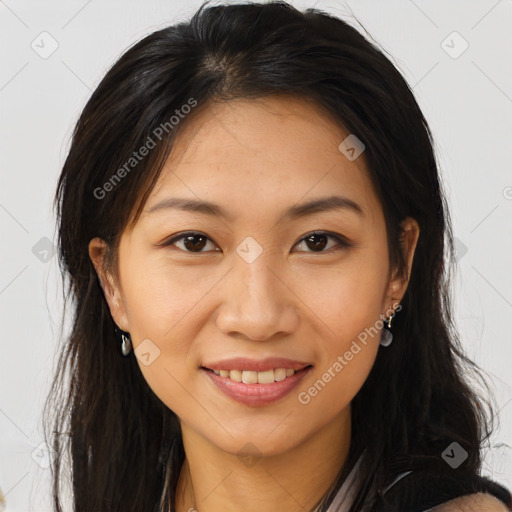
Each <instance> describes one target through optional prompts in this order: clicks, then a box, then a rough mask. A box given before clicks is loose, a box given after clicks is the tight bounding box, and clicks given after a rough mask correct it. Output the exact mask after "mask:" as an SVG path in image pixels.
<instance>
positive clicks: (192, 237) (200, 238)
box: [164, 232, 217, 252]
mask: <svg viewBox="0 0 512 512" xmlns="http://www.w3.org/2000/svg"><path fill="white" fill-rule="evenodd" d="M208 242H211V240H210V239H209V238H208V237H207V236H206V235H203V234H202V233H195V232H190V233H182V234H181V235H179V236H176V237H174V238H173V239H171V240H169V241H168V242H166V243H165V244H164V245H165V246H170V245H175V246H176V247H177V248H178V249H181V250H183V251H185V252H207V251H203V249H204V248H205V247H206V246H207V244H208ZM178 243H179V244H181V246H179V245H178ZM211 243H212V245H214V244H213V242H211ZM214 250H217V249H214Z"/></svg>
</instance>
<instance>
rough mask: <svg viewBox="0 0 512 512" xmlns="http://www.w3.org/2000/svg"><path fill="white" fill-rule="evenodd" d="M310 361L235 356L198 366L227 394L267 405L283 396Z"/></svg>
mask: <svg viewBox="0 0 512 512" xmlns="http://www.w3.org/2000/svg"><path fill="white" fill-rule="evenodd" d="M311 368H312V365H310V364H308V363H304V362H300V361H294V360H291V359H285V358H269V359H264V360H261V361H255V360H251V359H245V358H235V359H229V360H224V361H217V362H213V363H208V364H205V365H204V366H202V367H201V369H202V370H203V371H204V372H205V373H206V375H207V376H208V377H209V379H210V380H211V381H212V382H213V383H214V384H215V385H216V386H217V388H218V389H220V390H221V391H222V392H223V393H224V394H226V395H227V396H229V397H230V398H232V399H234V400H236V401H237V402H241V403H243V404H245V405H251V406H258V405H266V404H269V403H271V402H274V401H276V400H279V399H280V398H283V397H284V396H286V395H287V394H288V393H289V392H290V391H291V390H292V389H293V388H294V387H295V386H296V385H297V384H298V382H299V381H300V380H301V379H302V378H303V377H304V376H305V375H306V373H308V372H309V370H310V369H311Z"/></svg>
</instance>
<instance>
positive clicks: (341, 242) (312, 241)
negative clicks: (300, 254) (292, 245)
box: [297, 231, 350, 252]
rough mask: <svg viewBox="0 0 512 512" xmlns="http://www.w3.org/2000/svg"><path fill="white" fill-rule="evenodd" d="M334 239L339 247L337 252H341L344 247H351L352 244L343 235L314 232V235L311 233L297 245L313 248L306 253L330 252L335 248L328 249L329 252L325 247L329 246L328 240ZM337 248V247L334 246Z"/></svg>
mask: <svg viewBox="0 0 512 512" xmlns="http://www.w3.org/2000/svg"><path fill="white" fill-rule="evenodd" d="M329 238H330V239H332V240H334V241H335V242H336V243H337V245H338V246H339V247H338V248H337V249H335V250H339V249H340V248H343V247H350V244H349V243H348V241H347V239H346V238H345V237H343V236H341V235H336V234H334V233H329V232H327V231H314V232H312V233H309V234H308V235H306V236H305V237H303V238H302V239H301V241H300V243H298V244H297V245H301V244H305V245H306V246H307V247H308V248H311V249H312V250H310V251H305V252H328V251H329V250H330V249H332V248H333V246H332V245H331V246H330V247H328V249H327V250H325V251H324V249H325V247H327V246H328V245H329V243H328V240H329ZM334 247H336V246H334Z"/></svg>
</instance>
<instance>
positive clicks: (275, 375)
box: [213, 368, 296, 384]
mask: <svg viewBox="0 0 512 512" xmlns="http://www.w3.org/2000/svg"><path fill="white" fill-rule="evenodd" d="M295 371H296V370H292V369H291V368H276V369H275V370H266V371H264V372H254V371H248V370H244V371H240V370H213V373H215V375H220V376H221V377H229V378H230V379H231V380H233V381H235V382H244V383H245V384H270V383H271V382H274V381H280V380H284V379H286V377H290V376H291V375H293V374H294V373H295Z"/></svg>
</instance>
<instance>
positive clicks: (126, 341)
mask: <svg viewBox="0 0 512 512" xmlns="http://www.w3.org/2000/svg"><path fill="white" fill-rule="evenodd" d="M121 339H122V341H121V353H122V354H123V356H127V355H128V354H129V353H130V352H131V351H132V340H131V339H130V335H129V334H128V333H126V334H121Z"/></svg>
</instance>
